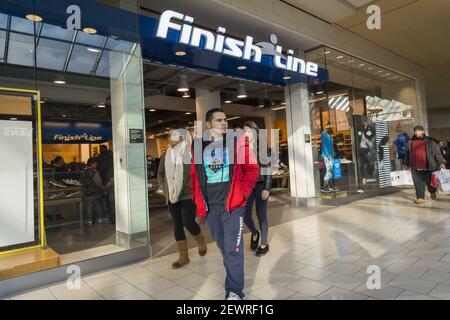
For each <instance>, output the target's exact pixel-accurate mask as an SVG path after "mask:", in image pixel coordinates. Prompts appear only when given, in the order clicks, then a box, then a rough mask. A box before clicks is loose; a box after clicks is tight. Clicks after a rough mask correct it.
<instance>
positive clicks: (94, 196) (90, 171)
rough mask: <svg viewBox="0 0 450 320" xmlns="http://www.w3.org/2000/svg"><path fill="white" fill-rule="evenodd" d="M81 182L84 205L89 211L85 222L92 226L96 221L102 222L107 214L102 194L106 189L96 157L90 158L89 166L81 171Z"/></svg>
mask: <svg viewBox="0 0 450 320" xmlns="http://www.w3.org/2000/svg"><path fill="white" fill-rule="evenodd" d="M81 183H82V185H83V187H82V189H83V200H84V207H85V208H86V213H87V217H86V221H85V224H86V225H87V226H89V227H91V226H92V225H93V224H94V222H97V223H102V222H103V221H104V218H105V214H106V212H105V211H106V209H105V205H104V202H103V199H102V194H103V192H104V191H105V190H104V186H103V184H102V179H101V178H100V173H99V172H98V170H97V159H96V158H90V159H89V160H88V161H87V167H86V168H85V169H84V170H83V171H82V173H81ZM94 210H95V211H96V216H95V220H94V216H93V211H94Z"/></svg>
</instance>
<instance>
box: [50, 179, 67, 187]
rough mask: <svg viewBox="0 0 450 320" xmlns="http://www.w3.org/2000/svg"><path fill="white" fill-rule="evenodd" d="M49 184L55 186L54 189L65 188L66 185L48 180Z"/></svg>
mask: <svg viewBox="0 0 450 320" xmlns="http://www.w3.org/2000/svg"><path fill="white" fill-rule="evenodd" d="M49 183H50V184H51V185H52V186H55V187H58V188H67V186H66V185H63V184H62V183H60V182H56V181H52V180H50V182H49Z"/></svg>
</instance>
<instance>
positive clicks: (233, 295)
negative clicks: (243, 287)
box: [226, 292, 243, 300]
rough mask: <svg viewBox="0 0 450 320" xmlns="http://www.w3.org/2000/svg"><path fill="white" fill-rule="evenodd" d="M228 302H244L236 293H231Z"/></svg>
mask: <svg viewBox="0 0 450 320" xmlns="http://www.w3.org/2000/svg"><path fill="white" fill-rule="evenodd" d="M226 300H243V299H242V298H241V297H239V296H238V295H237V294H236V293H234V292H230V294H229V295H228V298H226Z"/></svg>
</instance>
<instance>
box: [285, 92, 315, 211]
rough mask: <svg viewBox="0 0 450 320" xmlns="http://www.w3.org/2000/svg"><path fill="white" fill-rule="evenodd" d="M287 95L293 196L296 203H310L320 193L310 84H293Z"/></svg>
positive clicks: (297, 204) (298, 204)
mask: <svg viewBox="0 0 450 320" xmlns="http://www.w3.org/2000/svg"><path fill="white" fill-rule="evenodd" d="M285 95H286V103H287V109H286V118H287V119H286V120H287V133H288V147H289V173H290V184H291V196H292V200H293V203H294V205H296V206H300V205H302V206H303V205H306V206H308V205H311V204H313V200H314V198H315V196H316V191H315V185H314V167H313V154H312V144H311V142H312V137H311V121H310V115H309V97H308V86H307V85H306V84H303V83H295V84H290V85H288V86H286V88H285Z"/></svg>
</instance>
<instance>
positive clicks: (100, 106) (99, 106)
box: [97, 104, 106, 108]
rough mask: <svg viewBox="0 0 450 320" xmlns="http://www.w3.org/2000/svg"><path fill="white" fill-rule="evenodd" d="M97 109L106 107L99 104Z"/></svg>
mask: <svg viewBox="0 0 450 320" xmlns="http://www.w3.org/2000/svg"><path fill="white" fill-rule="evenodd" d="M97 108H106V106H105V105H104V104H99V105H98V106H97Z"/></svg>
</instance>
